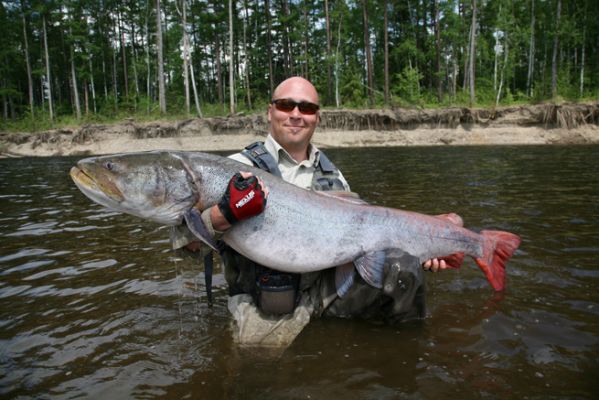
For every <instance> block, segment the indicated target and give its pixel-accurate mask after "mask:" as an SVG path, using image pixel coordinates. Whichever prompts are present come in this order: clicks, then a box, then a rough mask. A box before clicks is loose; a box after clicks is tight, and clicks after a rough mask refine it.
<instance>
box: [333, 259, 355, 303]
mask: <svg viewBox="0 0 599 400" xmlns="http://www.w3.org/2000/svg"><path fill="white" fill-rule="evenodd" d="M355 276H356V272H355V268H354V265H353V264H351V263H349V264H343V265H340V266H338V267H336V268H335V288H336V289H337V296H339V297H343V296H345V295H346V294H347V292H349V289H350V288H351V287H352V286H353V284H354V278H355Z"/></svg>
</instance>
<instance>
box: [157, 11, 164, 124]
mask: <svg viewBox="0 0 599 400" xmlns="http://www.w3.org/2000/svg"><path fill="white" fill-rule="evenodd" d="M156 53H157V56H158V57H157V58H158V104H159V106H160V113H161V114H166V88H165V86H164V62H163V60H162V18H161V16H160V0H156Z"/></svg>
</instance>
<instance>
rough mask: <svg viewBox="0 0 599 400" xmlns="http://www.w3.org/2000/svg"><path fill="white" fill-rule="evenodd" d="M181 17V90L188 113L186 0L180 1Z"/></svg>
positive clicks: (189, 104) (187, 113) (189, 102)
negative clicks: (183, 91)
mask: <svg viewBox="0 0 599 400" xmlns="http://www.w3.org/2000/svg"><path fill="white" fill-rule="evenodd" d="M181 18H182V24H181V25H182V28H183V90H185V114H186V115H189V112H190V107H191V101H190V98H189V39H188V37H187V0H183V1H182V2H181Z"/></svg>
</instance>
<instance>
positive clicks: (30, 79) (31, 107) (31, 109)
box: [21, 0, 35, 118]
mask: <svg viewBox="0 0 599 400" xmlns="http://www.w3.org/2000/svg"><path fill="white" fill-rule="evenodd" d="M21 12H22V17H23V42H24V43H25V65H26V67H27V88H28V94H29V112H30V113H31V118H34V112H35V110H34V100H33V77H32V75H31V63H30V62H29V39H28V38H27V21H26V20H25V8H24V7H23V0H21Z"/></svg>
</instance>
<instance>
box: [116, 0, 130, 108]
mask: <svg viewBox="0 0 599 400" xmlns="http://www.w3.org/2000/svg"><path fill="white" fill-rule="evenodd" d="M117 21H118V24H119V39H120V43H121V53H122V54H123V81H124V87H125V98H126V99H128V98H129V71H128V69H129V68H128V67H127V47H126V43H125V32H124V30H123V24H122V23H121V13H120V12H118V13H117Z"/></svg>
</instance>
